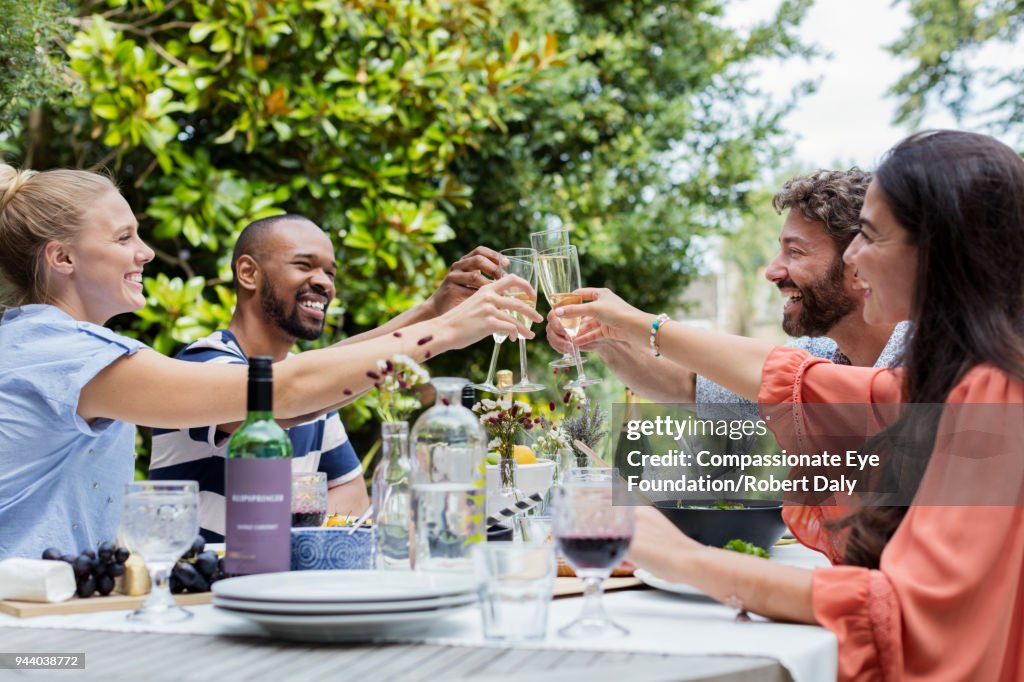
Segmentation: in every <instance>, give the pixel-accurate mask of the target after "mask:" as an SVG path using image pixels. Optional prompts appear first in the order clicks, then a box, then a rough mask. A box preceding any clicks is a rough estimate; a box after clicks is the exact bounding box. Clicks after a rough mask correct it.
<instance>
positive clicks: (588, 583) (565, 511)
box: [552, 469, 634, 637]
mask: <svg viewBox="0 0 1024 682" xmlns="http://www.w3.org/2000/svg"><path fill="white" fill-rule="evenodd" d="M553 516H554V517H553V519H552V528H553V531H554V535H555V541H556V542H557V543H558V549H559V550H560V551H561V552H562V555H563V556H564V557H565V560H566V561H568V562H569V565H570V566H572V568H573V570H574V571H576V575H577V577H579V578H580V579H581V580H582V581H583V612H582V613H581V614H580V615H579V617H578V618H576V620H574V621H573V622H571V623H569V625H567V626H565V627H564V628H562V629H561V630H559V631H558V634H560V635H561V636H563V637H594V636H601V635H628V634H629V630H627V629H626V628H624V627H622V626H621V625H619V624H617V623H614V622H612V621H611V620H610V619H609V618H608V616H607V615H606V614H605V611H604V606H603V604H602V602H601V595H602V594H603V593H604V581H605V579H606V578H607V577H608V576H609V575H611V572H612V569H613V568H615V567H616V566H617V565H618V564H619V562H621V561H622V560H623V558H625V556H626V550H628V549H629V543H630V541H631V540H632V539H633V528H634V520H633V508H632V507H625V506H620V507H616V506H613V505H612V470H611V469H589V470H584V469H580V470H575V471H574V472H573V475H572V476H567V477H566V478H565V479H564V480H563V481H562V485H561V486H560V487H559V489H558V491H557V492H556V502H555V509H554V515H553Z"/></svg>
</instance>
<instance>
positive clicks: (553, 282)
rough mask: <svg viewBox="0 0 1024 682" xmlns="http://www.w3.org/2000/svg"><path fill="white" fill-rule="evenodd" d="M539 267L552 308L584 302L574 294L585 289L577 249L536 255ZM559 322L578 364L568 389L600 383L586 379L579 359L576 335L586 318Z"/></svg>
mask: <svg viewBox="0 0 1024 682" xmlns="http://www.w3.org/2000/svg"><path fill="white" fill-rule="evenodd" d="M537 264H538V266H539V270H540V281H541V288H542V289H543V290H544V295H545V296H546V297H547V299H548V303H549V304H550V305H551V307H552V308H554V309H557V308H561V307H562V306H566V305H577V304H579V303H582V302H583V297H582V296H580V295H579V294H577V293H574V292H575V291H576V290H577V289H579V288H580V287H581V286H582V282H581V281H580V260H579V256H578V255H577V254H576V247H575V246H562V247H559V248H556V249H549V250H548V251H544V252H542V253H540V254H538V255H537ZM560 319H561V322H562V326H563V327H564V328H565V333H566V334H567V335H568V336H569V341H570V343H571V344H572V348H571V350H572V358H573V362H574V363H575V364H576V375H577V376H576V380H575V381H570V382H569V383H567V384H566V385H565V387H566V388H581V387H583V386H591V385H593V384H599V383H601V381H602V380H601V379H588V378H587V374H586V372H584V371H583V362H582V360H580V350H579V348H577V347H576V334H577V333H579V331H580V323H581V322H582V320H583V318H582V317H563V318H560Z"/></svg>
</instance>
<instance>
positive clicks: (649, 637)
mask: <svg viewBox="0 0 1024 682" xmlns="http://www.w3.org/2000/svg"><path fill="white" fill-rule="evenodd" d="M778 549H779V550H783V551H781V552H778V559H781V560H782V561H784V562H785V563H793V564H799V565H804V566H808V567H810V566H813V565H821V563H822V560H820V559H818V558H817V557H816V556H812V555H811V554H810V553H808V552H807V551H806V550H802V549H799V548H790V547H784V548H778ZM605 599H606V609H607V611H608V613H609V614H610V615H611V616H612V617H613V618H614V619H615V620H616V621H617V622H619V623H621V624H622V625H624V626H625V627H627V628H629V630H630V635H629V636H628V637H615V638H605V639H600V640H591V641H587V640H576V639H571V640H570V639H563V638H560V637H558V635H557V634H556V633H555V631H556V630H557V629H558V628H560V627H562V626H563V625H565V624H566V623H568V622H569V621H571V620H572V619H573V618H574V617H575V616H576V615H577V614H578V613H579V610H580V607H581V605H582V604H581V601H580V600H579V599H558V600H555V601H554V602H552V604H551V611H550V615H549V618H548V624H549V630H548V636H547V638H545V639H544V640H542V641H539V642H531V643H524V644H516V647H521V648H533V649H560V650H586V651H594V650H600V651H616V652H645V653H666V654H675V655H688V654H689V655H702V656H706V655H723V656H757V657H766V658H773V659H775V660H777V661H779V662H780V663H781V664H782V665H783V666H785V667H786V669H787V670H788V671H789V673H790V675H792V677H793V679H794V680H796V682H818V681H819V680H834V679H835V677H836V664H837V663H836V639H835V636H834V635H832V633H830V632H829V631H827V630H825V629H823V628H820V627H816V626H809V625H788V624H782V623H772V622H768V621H765V620H762V619H757V618H755V620H754V621H752V622H747V623H741V622H736V619H735V611H734V610H733V609H730V608H728V607H725V606H722V605H720V604H716V603H712V602H706V601H696V600H694V599H691V598H686V597H682V596H678V595H674V594H668V593H664V592H660V591H655V590H645V591H626V592H613V593H610V594H607V595H605ZM189 608H190V610H191V611H193V613H195V618H193V619H191V620H189V621H186V622H184V623H178V624H172V625H166V626H160V627H155V626H151V625H137V624H133V623H129V622H128V621H126V620H125V612H124V611H107V612H103V613H92V614H81V615H70V616H44V617H38V618H25V619H21V618H15V617H13V616H7V615H3V614H0V627H22V628H42V629H50V628H56V629H88V630H105V631H111V632H162V633H168V634H192V635H200V634H202V635H235V636H257V637H261V636H266V632H265V631H264V630H263V629H262V628H261V627H260V626H258V625H256V624H255V623H252V622H251V621H248V620H246V619H245V618H243V617H241V616H238V615H235V614H233V613H229V612H226V611H223V610H220V609H216V608H214V607H213V606H193V607H189ZM383 641H397V642H423V643H429V644H444V645H460V646H500V645H499V644H496V643H493V642H488V641H487V640H484V639H483V637H482V634H481V626H480V614H479V612H478V611H477V609H464V610H462V611H459V612H457V613H455V614H452V615H451V616H449V617H447V618H443V619H439V620H438V621H437V622H435V623H434V624H433V625H432V626H431V627H430V629H429V630H426V631H424V632H422V633H420V634H416V635H408V636H402V637H395V638H388V639H386V640H383Z"/></svg>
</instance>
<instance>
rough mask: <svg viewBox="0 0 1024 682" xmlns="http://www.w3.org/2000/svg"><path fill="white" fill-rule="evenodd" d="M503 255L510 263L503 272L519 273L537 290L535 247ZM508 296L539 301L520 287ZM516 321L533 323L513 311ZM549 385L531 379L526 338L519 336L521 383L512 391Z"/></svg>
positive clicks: (527, 323)
mask: <svg viewBox="0 0 1024 682" xmlns="http://www.w3.org/2000/svg"><path fill="white" fill-rule="evenodd" d="M501 255H502V256H504V257H505V258H507V259H508V265H506V266H505V268H504V270H503V274H509V275H518V276H520V277H522V278H523V279H525V280H526V281H527V282H529V283H530V286H532V287H533V288H534V289H535V290H536V288H537V268H536V267H535V264H536V258H537V252H536V251H535V250H533V249H525V248H516V249H504V250H503V251H501ZM505 295H506V296H515V297H516V298H518V299H519V300H520V301H523V302H524V303H530V304H532V305H536V304H537V301H536V300H534V299H531V298H529V297H528V296H523V295H522V294H521V293H520V292H519V290H518V289H516V290H511V291H509V292H508V293H506V294H505ZM513 315H514V316H515V318H516V321H518V322H520V323H521V324H522V325H523V326H524V327H526V328H527V329H529V328H530V325H532V324H533V320H530V319H528V318H526V317H524V316H522V315H520V314H518V313H513ZM546 388H547V387H546V386H544V385H542V384H535V383H533V382H532V381H530V374H529V371H528V369H527V367H526V339H525V338H523V337H522V336H520V337H519V383H517V384H512V385H511V386H509V387H508V391H509V392H510V393H533V392H534V391H543V390H544V389H546Z"/></svg>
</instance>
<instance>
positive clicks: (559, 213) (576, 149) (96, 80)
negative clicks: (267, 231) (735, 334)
mask: <svg viewBox="0 0 1024 682" xmlns="http://www.w3.org/2000/svg"><path fill="white" fill-rule="evenodd" d="M733 1H734V2H736V1H739V0H733ZM730 4H731V3H730V0H685V1H681V2H658V1H648V0H637V1H634V2H620V1H610V2H603V1H597V0H511V1H507V2H499V1H495V0H465V1H460V0H452V1H449V2H441V1H437V0H420V1H418V2H414V1H411V0H345V1H341V0H204V1H201V2H200V1H196V0H168V1H166V2H165V1H164V0H85V1H82V2H69V1H57V0H22V1H18V0H0V158H3V159H4V160H5V161H7V162H9V163H13V164H15V165H19V166H25V167H31V168H35V169H39V170H43V169H47V168H54V167H61V166H71V167H83V168H107V169H109V170H110V171H111V172H113V173H114V174H115V176H116V178H117V180H118V183H119V185H120V187H121V189H122V191H123V192H124V194H125V196H126V197H127V199H128V201H129V202H130V203H131V205H132V207H133V209H134V210H135V212H136V215H137V217H138V219H139V223H140V230H141V233H142V235H143V238H144V239H146V240H147V241H148V242H149V243H150V245H151V246H153V247H154V249H155V250H156V252H157V258H156V260H155V261H154V262H153V263H151V264H150V265H149V266H147V269H146V281H145V286H146V292H147V295H148V301H149V304H148V306H147V308H146V309H145V310H142V311H139V312H138V313H137V314H135V315H131V316H122V317H121V318H117V319H115V320H113V321H112V323H111V326H113V327H114V328H116V329H118V330H120V331H123V332H125V333H128V334H131V335H135V336H137V337H139V338H140V339H142V340H143V341H145V342H146V343H148V344H150V345H151V346H153V347H154V348H156V349H157V350H159V351H161V352H164V353H168V354H171V353H174V352H176V351H177V350H178V349H180V347H181V346H182V345H183V344H185V343H188V342H189V341H191V340H193V339H195V338H197V337H199V336H202V335H205V334H206V333H208V332H209V331H211V330H213V329H215V328H218V327H221V326H224V325H226V324H227V322H228V320H229V318H230V311H231V308H232V306H233V301H234V297H233V294H232V291H231V286H230V268H229V260H230V252H231V247H232V245H233V243H234V240H235V237H236V236H237V234H238V232H239V231H240V230H241V229H242V227H244V226H245V225H246V224H247V223H248V222H250V221H252V220H254V219H257V218H260V217H264V216H268V215H272V214H275V213H282V212H291V213H301V214H304V215H306V216H308V217H309V218H311V219H312V220H314V221H315V222H316V223H318V224H319V225H320V226H322V227H323V228H324V229H325V230H327V231H329V233H330V235H331V237H332V238H333V240H334V244H335V247H336V249H337V257H338V264H339V276H338V282H337V285H338V297H337V300H336V301H335V302H334V304H333V305H332V306H331V309H330V311H329V316H328V320H329V321H328V328H327V332H326V333H325V335H324V336H323V338H322V340H321V341H320V342H319V343H320V344H327V343H330V342H333V341H335V340H338V339H340V338H344V337H345V336H347V335H351V334H354V333H358V332H359V331H362V330H365V329H367V328H369V327H373V326H376V325H378V324H380V323H382V322H384V321H385V320H387V319H389V318H390V317H393V316H394V315H397V314H398V313H400V312H402V311H404V310H406V309H408V308H409V307H411V306H413V305H415V304H416V303H418V302H419V301H421V300H423V299H424V298H425V297H426V296H427V295H429V293H430V292H431V291H432V290H433V288H434V287H435V286H436V285H437V283H438V282H439V281H440V279H441V277H443V274H444V272H445V269H446V264H447V263H450V262H452V261H454V260H455V259H457V258H458V257H459V256H460V255H461V254H462V253H464V252H466V251H468V250H469V249H471V248H472V247H473V246H475V245H477V244H486V245H488V246H491V247H493V248H496V249H501V248H506V247H512V246H521V245H524V244H527V242H528V237H527V235H528V233H529V232H532V231H537V230H541V229H545V228H548V227H554V226H565V227H570V228H572V229H573V230H574V238H573V239H574V243H576V244H577V245H578V246H579V247H580V252H581V266H582V269H583V278H584V281H585V282H586V283H587V284H588V285H592V286H609V287H612V288H614V289H615V290H616V291H617V292H618V293H620V294H621V295H623V297H624V298H626V299H627V300H629V301H631V302H633V303H634V304H636V305H638V306H639V307H641V308H644V309H647V310H655V311H660V310H672V311H677V310H680V311H681V310H685V309H686V307H687V306H688V305H690V303H692V302H688V301H686V300H684V298H683V292H684V290H685V289H686V287H687V286H688V285H689V284H690V283H691V282H692V281H693V279H694V278H695V277H696V276H697V274H698V271H699V265H700V262H701V261H700V255H701V251H702V250H703V249H705V248H706V247H707V244H709V243H713V239H712V241H710V242H709V238H717V239H718V240H719V242H718V243H723V244H724V246H723V247H722V258H723V259H724V260H725V261H726V262H730V263H732V264H733V265H734V266H735V267H737V268H738V270H739V271H740V272H741V273H742V276H743V277H744V278H745V279H744V281H745V284H744V286H745V287H749V288H750V289H751V290H752V289H753V288H755V287H758V286H761V287H762V288H763V286H764V285H763V284H760V283H759V275H758V270H759V269H760V268H762V267H763V266H764V264H765V263H766V262H767V260H768V259H769V258H770V257H771V254H772V253H773V241H774V237H775V235H776V234H777V229H778V219H777V218H776V217H775V216H774V214H772V213H771V211H770V209H769V208H768V207H767V199H768V197H770V195H771V193H772V191H773V189H774V186H775V184H777V182H778V181H779V180H780V179H781V178H784V177H786V176H787V175H789V174H792V173H793V172H797V171H799V170H806V169H799V168H795V167H794V166H793V163H792V161H791V160H790V154H791V151H792V136H791V134H790V133H789V132H788V131H786V130H785V128H784V126H783V125H782V124H781V121H782V120H783V118H784V117H785V115H786V114H787V113H788V112H790V111H791V110H792V109H793V108H794V107H796V106H799V102H800V100H801V98H802V97H805V96H807V95H808V94H809V93H811V92H813V90H814V87H815V83H814V82H813V81H800V80H794V82H793V83H792V86H791V88H789V92H788V94H787V96H785V97H779V96H777V95H776V94H771V93H768V92H765V91H762V90H760V89H759V88H758V87H757V85H756V81H755V78H754V76H755V75H756V73H757V71H758V69H764V68H784V64H785V63H786V62H787V60H793V59H802V58H806V57H809V56H811V55H812V54H815V53H816V52H818V51H820V50H822V49H823V48H822V44H821V43H825V44H827V36H815V35H806V34H805V33H804V32H803V31H802V30H801V21H802V19H803V17H804V16H805V15H806V13H807V12H808V10H809V8H810V7H811V6H812V1H811V0H783V1H782V2H778V3H775V5H774V6H775V11H774V13H773V14H771V16H770V17H769V18H767V19H765V20H763V21H760V22H758V23H757V24H756V25H753V26H751V27H748V28H746V29H743V30H740V29H737V28H735V27H733V26H731V25H730V24H729V23H728V22H726V21H725V20H724V16H725V13H726V10H727V9H728V6H729V5H730ZM894 4H901V5H905V6H906V7H907V9H908V11H909V12H910V14H911V16H912V17H913V19H914V21H913V22H912V24H911V25H910V27H909V28H908V29H907V30H906V32H905V34H904V35H903V36H902V38H901V39H900V40H899V41H897V42H896V43H894V44H892V45H891V46H890V49H891V50H892V51H893V53H895V54H900V55H902V56H904V57H905V58H907V59H908V60H909V64H910V69H909V70H908V71H907V72H906V73H904V74H893V75H892V78H891V82H892V93H893V96H894V97H895V98H897V100H898V101H899V103H900V108H899V110H898V117H899V119H900V122H902V123H904V124H906V125H907V127H908V129H912V128H913V127H915V126H917V125H920V123H921V121H922V117H923V114H924V112H926V111H927V110H928V109H929V108H930V107H932V108H934V107H939V108H945V109H948V110H949V111H950V112H952V114H954V115H955V116H964V115H966V114H967V113H969V112H970V109H971V104H972V102H974V101H976V94H977V92H978V91H979V90H986V89H990V88H992V87H996V86H998V87H1000V88H1003V89H1005V90H1006V91H1008V92H1009V93H1010V94H1009V95H1008V96H1006V97H1005V98H1001V99H999V100H998V101H994V102H992V103H991V105H988V106H987V110H988V114H989V116H988V119H987V120H986V126H988V127H989V128H990V129H991V130H992V132H996V133H1003V134H1006V135H1010V136H1011V137H1004V139H1006V140H1007V141H1008V142H1011V143H1016V144H1018V146H1020V145H1021V131H1022V130H1024V87H1022V86H1024V69H1021V68H1020V64H1017V65H1016V67H1015V66H1014V65H1013V64H1005V65H1003V67H1004V68H1002V69H999V68H990V69H978V68H976V67H975V66H974V65H973V63H972V61H971V58H972V55H973V54H974V53H975V52H976V51H977V50H978V49H979V48H980V47H981V46H983V45H985V44H988V43H993V42H1002V43H1008V44H1015V43H1016V42H1018V39H1019V36H1020V29H1021V27H1022V25H1024V18H1022V17H1024V2H1021V1H1010V0H988V1H969V0H963V1H956V0H897V2H896V3H894ZM993 84H995V85H993ZM1007 86H1009V87H1007ZM1013 135H1016V138H1013V137H1012V136H1013ZM893 141H895V140H893ZM832 161H834V160H833V159H822V160H820V162H819V163H820V164H822V165H824V164H827V163H830V162H832ZM741 299H742V297H741ZM541 308H542V311H546V309H545V306H544V304H543V303H542V304H541ZM740 318H742V315H741V316H740ZM737 331H743V329H742V328H740V329H738V330H737ZM541 332H542V330H541ZM540 336H541V337H542V333H541V335H540ZM529 347H530V353H531V364H532V366H533V367H534V372H535V373H536V374H537V375H538V376H541V375H542V374H543V371H542V370H541V367H542V366H543V364H544V363H546V361H547V360H549V359H551V357H553V353H552V351H551V350H550V349H549V348H548V347H547V345H546V344H545V343H543V341H537V342H534V343H531V344H529ZM489 354H490V344H489V343H488V344H477V345H475V346H473V347H471V348H468V349H465V350H464V351H461V352H456V353H450V354H446V355H445V356H442V357H439V358H436V359H434V360H432V361H431V362H430V363H429V369H430V371H431V372H432V373H433V374H434V375H461V376H469V377H471V378H474V379H480V378H482V374H483V373H484V372H485V370H486V367H485V366H484V363H486V361H487V359H488V357H489ZM514 364H515V363H514V355H512V347H511V344H508V347H507V348H506V349H505V354H504V355H503V360H502V366H505V367H510V368H512V367H513V366H514ZM599 364H600V363H592V365H599ZM595 369H597V368H596V367H595ZM598 371H599V370H598ZM551 383H552V384H554V383H555V382H554V378H553V377H552V378H551ZM617 391H621V385H619V386H616V385H614V384H613V383H612V382H608V384H607V385H605V387H604V388H603V389H602V391H601V395H602V396H603V397H604V399H606V400H612V399H615V398H616V397H618V396H620V395H621V393H618V396H617V395H616V392H617ZM551 395H552V397H553V396H554V395H555V393H554V391H553V392H552V394H551ZM546 400H547V397H544V401H546ZM343 419H344V420H345V423H346V426H347V427H348V428H349V430H350V432H351V433H352V436H353V441H354V443H355V444H356V446H357V450H358V451H360V452H363V453H365V452H368V451H370V450H371V445H372V443H373V441H374V440H375V436H376V429H375V428H374V427H373V425H372V424H369V423H367V421H368V419H369V412H368V411H367V410H366V409H365V407H363V406H362V405H361V403H360V404H356V405H354V406H352V407H349V408H346V411H345V413H344V414H343ZM137 450H138V452H139V454H140V455H141V457H140V470H141V471H145V468H146V457H147V455H148V442H147V441H146V436H145V434H144V433H142V434H141V435H140V440H139V443H138V448H137Z"/></svg>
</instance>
